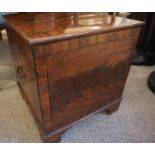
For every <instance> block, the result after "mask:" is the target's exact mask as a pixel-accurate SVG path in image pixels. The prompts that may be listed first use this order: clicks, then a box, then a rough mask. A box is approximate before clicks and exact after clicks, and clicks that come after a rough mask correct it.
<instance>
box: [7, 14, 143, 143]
mask: <svg viewBox="0 0 155 155" xmlns="http://www.w3.org/2000/svg"><path fill="white" fill-rule="evenodd" d="M6 21H7V33H8V38H9V43H10V48H11V51H12V57H13V60H14V64H15V68H16V73H17V81H18V85H19V88H20V90H21V93H22V95H23V97H24V99H25V100H26V102H27V103H28V104H29V105H30V107H31V109H32V112H33V113H34V116H35V118H36V120H37V122H39V123H38V124H39V126H40V128H41V135H42V138H43V140H44V141H45V142H57V141H59V140H60V139H61V134H62V133H63V132H64V131H65V130H66V129H68V128H69V127H71V126H72V125H74V124H75V123H78V122H79V121H80V120H83V119H85V118H88V117H90V116H92V115H93V114H96V113H97V112H100V111H103V110H105V111H106V112H107V113H108V114H111V113H112V112H114V111H116V110H118V108H119V105H120V101H121V99H122V92H123V89H124V85H125V82H126V78H127V75H128V72H129V68H130V64H131V59H132V55H133V53H134V50H135V47H136V42H137V39H138V36H139V32H140V30H141V27H142V25H143V24H144V23H143V22H140V21H135V20H129V19H123V18H120V17H116V18H115V17H112V16H109V15H105V14H103V13H28V14H25V15H14V16H12V15H11V16H7V17H6Z"/></svg>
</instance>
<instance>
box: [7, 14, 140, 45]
mask: <svg viewBox="0 0 155 155" xmlns="http://www.w3.org/2000/svg"><path fill="white" fill-rule="evenodd" d="M6 19H7V21H8V24H9V25H10V26H11V27H12V28H14V30H16V32H17V33H19V34H21V35H22V36H23V37H24V38H25V39H26V40H27V41H28V42H29V43H31V44H38V43H44V42H48V41H56V40H62V39H68V38H73V37H78V36H85V35H88V34H93V33H95V34H96V33H101V32H107V31H114V30H118V29H126V28H129V27H130V28H131V27H135V26H139V25H142V24H143V22H140V21H135V20H131V19H127V20H126V19H123V18H121V17H113V16H108V15H105V14H103V13H28V14H20V15H16V16H14V15H8V16H6Z"/></svg>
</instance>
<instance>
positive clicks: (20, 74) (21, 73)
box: [16, 66, 25, 80]
mask: <svg viewBox="0 0 155 155" xmlns="http://www.w3.org/2000/svg"><path fill="white" fill-rule="evenodd" d="M16 73H17V76H18V78H19V79H20V80H23V79H24V78H25V73H24V71H23V69H22V67H21V66H18V67H17V68H16Z"/></svg>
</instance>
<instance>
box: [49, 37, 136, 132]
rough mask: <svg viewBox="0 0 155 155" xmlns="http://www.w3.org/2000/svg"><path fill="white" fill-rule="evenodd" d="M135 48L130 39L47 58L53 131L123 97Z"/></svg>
mask: <svg viewBox="0 0 155 155" xmlns="http://www.w3.org/2000/svg"><path fill="white" fill-rule="evenodd" d="M133 47H134V40H133V39H131V38H129V39H123V40H116V41H111V42H106V43H100V44H96V45H93V46H88V47H85V48H79V49H75V50H71V51H67V52H62V53H58V54H54V55H51V56H48V57H47V68H48V78H49V89H50V105H51V115H52V123H53V128H54V129H56V128H60V127H63V126H65V125H67V124H70V123H72V122H74V121H75V120H78V119H80V118H82V117H84V116H86V115H88V114H90V113H92V112H93V111H95V110H97V109H99V108H101V107H103V106H105V105H106V104H108V103H110V102H112V101H114V100H116V99H118V98H120V97H121V95H122V91H123V88H124V84H125V81H126V77H127V74H128V69H129V64H130V58H131V54H132V52H133Z"/></svg>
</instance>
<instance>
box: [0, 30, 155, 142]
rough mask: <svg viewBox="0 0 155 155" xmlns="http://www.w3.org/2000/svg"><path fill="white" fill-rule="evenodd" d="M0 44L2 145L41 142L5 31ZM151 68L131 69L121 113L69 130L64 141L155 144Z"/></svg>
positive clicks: (0, 132) (99, 117) (96, 117)
mask: <svg viewBox="0 0 155 155" xmlns="http://www.w3.org/2000/svg"><path fill="white" fill-rule="evenodd" d="M3 37H4V40H3V41H0V142H41V138H40V136H39V131H38V128H37V126H36V124H35V122H34V121H33V118H32V116H31V114H30V112H29V109H28V107H27V106H26V104H25V102H24V100H23V99H22V98H21V95H20V93H19V90H18V87H17V85H16V78H15V73H14V68H13V64H12V60H11V56H10V52H9V48H8V42H7V39H6V36H5V32H4V35H3ZM153 70H155V66H152V67H145V66H142V67H137V66H132V67H131V69H130V73H129V76H128V80H127V83H126V86H125V90H124V93H123V97H124V99H123V101H122V103H121V106H120V109H119V111H117V112H115V113H113V114H112V115H110V116H108V115H106V114H104V113H103V114H102V113H99V114H97V115H95V116H93V117H91V118H89V119H87V120H85V121H82V122H81V123H79V124H77V125H75V126H73V127H72V128H70V129H69V130H68V131H66V132H65V133H64V134H63V136H62V140H61V142H64V143H66V142H69V143H74V142H77V143H88V142H90V143H98V142H100V143H106V142H107V143H118V142H131V143H133V142H145V143H147V142H155V95H154V94H153V93H151V92H150V90H149V89H148V88H147V85H146V80H147V77H148V75H149V73H150V72H151V71H153Z"/></svg>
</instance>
